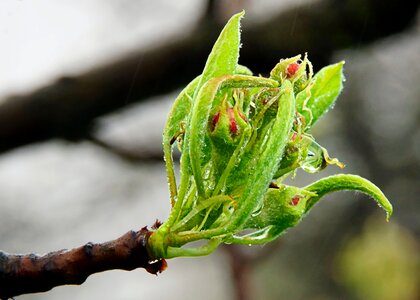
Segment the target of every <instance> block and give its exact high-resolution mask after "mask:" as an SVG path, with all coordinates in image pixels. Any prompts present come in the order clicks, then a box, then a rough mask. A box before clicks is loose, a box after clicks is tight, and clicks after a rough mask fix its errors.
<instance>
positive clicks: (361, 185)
mask: <svg viewBox="0 0 420 300" xmlns="http://www.w3.org/2000/svg"><path fill="white" fill-rule="evenodd" d="M305 189H306V190H307V191H309V192H314V193H316V194H317V196H316V197H313V198H311V199H310V200H308V202H307V203H308V204H307V206H306V212H308V211H309V210H310V209H311V208H312V207H313V206H314V205H315V204H316V203H317V202H318V201H319V199H321V198H322V197H323V196H325V195H326V194H329V193H331V192H337V191H342V190H351V191H359V192H362V193H364V194H367V195H369V196H371V197H372V198H373V199H374V200H375V201H376V203H378V205H379V206H380V207H382V208H383V209H384V210H385V211H386V215H387V217H386V219H387V220H388V219H389V218H390V217H391V215H392V205H391V203H390V202H389V201H388V199H387V198H386V197H385V195H384V194H383V193H382V191H381V190H380V189H379V188H378V187H377V186H376V185H374V184H373V183H372V182H370V181H369V180H367V179H365V178H362V177H360V176H357V175H351V174H337V175H333V176H330V177H326V178H323V179H320V180H318V181H317V182H314V183H312V184H310V185H308V186H306V187H305Z"/></svg>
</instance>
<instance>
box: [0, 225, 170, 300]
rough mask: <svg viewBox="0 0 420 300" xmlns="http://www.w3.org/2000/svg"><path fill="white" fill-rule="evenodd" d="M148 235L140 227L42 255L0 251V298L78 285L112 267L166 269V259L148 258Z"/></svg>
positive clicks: (155, 271) (153, 271)
mask: <svg viewBox="0 0 420 300" xmlns="http://www.w3.org/2000/svg"><path fill="white" fill-rule="evenodd" d="M150 234H151V231H149V230H148V229H147V228H146V227H144V228H142V229H140V230H139V231H129V232H127V233H126V234H124V235H123V236H121V237H119V238H117V239H115V240H112V241H109V242H105V243H100V244H93V243H87V244H85V245H84V246H81V247H78V248H75V249H72V250H59V251H55V252H50V253H48V254H46V255H43V256H39V255H36V254H27V255H17V254H8V253H5V252H2V251H0V299H8V298H10V297H13V296H17V295H21V294H28V293H37V292H45V291H48V290H50V289H52V288H53V287H56V286H59V285H67V284H76V285H79V284H82V283H83V282H84V281H85V280H86V278H87V277H88V276H89V275H91V274H94V273H98V272H103V271H107V270H113V269H121V270H127V271H130V270H133V269H136V268H144V269H146V271H147V272H149V273H152V274H157V273H160V272H162V271H164V270H165V269H166V261H165V260H164V259H162V260H153V259H152V258H151V257H150V255H149V253H148V251H147V240H148V238H149V236H150Z"/></svg>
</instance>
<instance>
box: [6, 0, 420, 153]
mask: <svg viewBox="0 0 420 300" xmlns="http://www.w3.org/2000/svg"><path fill="white" fill-rule="evenodd" d="M212 2H214V0H213V1H212ZM212 5H213V6H214V3H213V4H212ZM418 7H419V2H418V1H407V3H404V5H401V2H400V1H397V0H366V1H362V2H361V1H359V0H341V1H337V0H324V1H320V2H316V3H309V4H304V5H301V6H299V7H294V8H292V9H289V10H288V11H283V12H281V13H279V14H278V15H277V16H275V17H274V18H272V19H268V20H265V22H264V23H260V24H255V25H253V26H252V28H246V26H247V24H246V20H245V24H244V27H245V28H246V29H245V30H244V35H243V37H244V44H245V45H246V47H245V48H244V49H243V51H242V53H241V63H243V64H245V65H247V66H249V67H251V69H255V70H259V71H260V72H261V71H268V70H269V69H270V67H272V66H273V65H274V64H275V63H276V62H277V61H278V59H279V58H280V57H288V56H291V55H295V54H296V53H304V52H309V53H310V55H311V61H312V62H313V63H314V64H315V66H317V65H321V64H322V65H324V64H326V63H327V60H328V59H329V57H330V55H331V54H332V52H333V51H335V50H337V49H342V48H347V47H351V46H361V45H363V44H366V43H369V42H372V41H375V40H377V39H379V38H382V37H385V36H388V35H391V34H393V33H396V32H400V31H402V30H404V29H406V28H407V27H408V26H410V25H411V24H412V23H413V21H414V20H415V17H416V14H417V10H418ZM208 9H210V10H211V9H213V8H212V6H210V8H208ZM390 20H392V22H391V21H390ZM220 26H221V24H219V23H218V22H217V20H214V19H212V18H204V19H202V20H201V21H200V22H199V24H198V26H196V30H195V31H193V32H191V33H190V34H186V35H184V36H182V37H181V38H179V40H177V41H167V42H166V43H164V44H162V45H159V46H158V47H155V48H153V49H148V50H141V51H138V52H137V53H134V54H132V55H129V56H127V57H123V58H122V59H120V60H119V61H116V62H114V63H110V64H107V65H104V66H101V67H98V68H96V69H93V70H92V71H90V72H87V73H85V74H81V75H79V76H76V77H63V78H61V79H60V80H58V81H57V82H55V83H52V84H51V85H49V86H46V87H44V88H41V89H39V90H37V91H34V92H33V93H30V94H28V95H23V96H15V97H11V98H8V99H6V100H5V101H3V103H2V104H0V152H4V151H7V150H10V149H13V148H15V147H18V146H21V145H25V144H28V143H33V142H37V141H43V140H47V139H50V138H54V137H60V138H66V139H70V140H77V139H83V138H84V137H85V136H86V133H89V132H90V131H92V128H93V127H94V124H95V123H94V120H95V118H97V117H99V116H101V115H104V114H106V113H109V112H111V111H114V110H116V109H118V108H121V107H123V106H125V105H127V104H129V103H131V102H134V101H141V100H143V99H145V98H147V97H150V96H152V95H156V94H163V93H167V92H169V91H171V90H173V89H175V88H177V87H179V86H180V85H183V84H185V83H186V82H188V80H191V78H194V76H196V75H197V74H199V73H200V72H201V70H202V68H203V65H204V61H205V58H206V56H207V55H208V53H209V51H210V49H211V45H212V44H213V42H214V40H215V39H216V36H217V34H218V33H219V30H220Z"/></svg>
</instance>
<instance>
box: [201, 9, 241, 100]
mask: <svg viewBox="0 0 420 300" xmlns="http://www.w3.org/2000/svg"><path fill="white" fill-rule="evenodd" d="M244 15H245V12H244V11H242V12H240V13H238V14H236V15H234V16H233V17H231V18H230V20H229V21H228V23H227V24H226V25H225V27H224V28H223V30H222V32H221V33H220V35H219V38H218V39H217V41H216V43H215V44H214V46H213V49H212V50H211V53H210V55H209V57H208V58H207V62H206V65H205V67H204V70H203V73H202V76H201V80H200V82H199V84H198V89H200V88H201V87H202V86H203V84H204V83H205V82H207V81H208V80H209V79H210V78H213V77H218V76H222V75H232V74H234V73H235V71H236V69H237V65H238V59H239V48H240V39H241V36H240V34H241V33H240V21H241V19H242V17H243V16H244ZM198 89H197V91H196V94H195V95H197V93H198Z"/></svg>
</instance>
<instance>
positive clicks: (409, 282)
mask: <svg viewBox="0 0 420 300" xmlns="http://www.w3.org/2000/svg"><path fill="white" fill-rule="evenodd" d="M399 2H401V1H399ZM408 2H411V1H408ZM413 2H415V1H413ZM241 9H246V12H247V15H246V18H245V20H244V25H243V48H242V50H241V54H242V56H241V58H240V61H241V63H243V64H245V65H248V66H250V67H251V68H252V69H253V71H254V72H255V73H261V74H266V73H267V72H269V70H270V68H271V67H272V66H274V65H275V63H276V62H277V61H278V59H280V58H282V57H288V56H289V57H290V56H292V55H295V54H298V53H304V52H306V51H308V52H309V58H310V59H311V58H312V60H313V62H314V65H315V69H316V70H318V69H319V68H320V67H322V66H323V65H324V64H326V63H329V62H335V61H339V60H345V61H346V64H345V75H346V82H345V90H344V93H343V94H342V95H341V97H340V99H339V101H338V102H337V104H336V106H335V108H334V110H332V111H331V112H330V114H328V116H327V117H325V118H324V119H323V120H321V121H320V122H319V125H318V126H317V127H316V128H315V129H314V130H313V134H314V135H315V137H317V139H318V141H319V142H320V144H321V145H323V146H325V147H326V148H327V149H328V150H329V152H330V154H331V155H332V156H334V157H338V158H340V160H341V161H343V162H344V163H345V164H346V165H347V167H346V169H345V170H344V171H345V172H347V173H355V174H359V175H361V176H364V177H366V178H368V179H370V180H372V181H373V182H375V183H376V184H377V185H378V186H380V187H381V188H382V189H383V191H384V192H385V194H386V195H387V196H388V197H389V199H390V200H391V201H392V203H393V205H394V211H395V213H394V216H393V217H392V218H391V221H390V222H389V223H386V222H385V215H384V213H383V212H382V211H380V209H378V208H377V207H376V205H375V204H374V202H373V201H372V200H370V199H368V198H367V197H365V196H363V195H359V194H354V193H339V194H333V195H331V196H329V197H327V198H326V199H325V200H323V201H321V203H320V204H319V205H317V207H316V208H315V209H314V210H313V211H312V212H311V214H310V215H308V216H307V217H306V218H305V219H304V220H303V221H302V223H301V224H300V225H299V226H298V227H296V228H293V229H291V230H290V231H289V232H288V233H287V234H286V235H284V236H283V237H282V238H281V239H280V240H279V241H278V242H275V243H273V244H271V245H266V246H264V247H245V246H244V247H233V246H227V247H222V248H220V249H218V250H217V251H216V252H215V253H213V254H212V255H210V256H208V257H203V258H181V259H173V260H170V261H169V269H168V270H167V271H165V272H164V273H162V274H160V275H159V276H158V277H155V276H152V275H149V274H148V273H146V272H145V271H144V270H143V269H139V270H135V271H132V272H124V271H110V272H105V273H101V274H96V275H93V276H91V277H89V278H88V280H87V281H86V282H85V283H84V284H83V285H81V286H65V287H57V288H54V289H53V290H52V291H50V292H47V293H43V294H33V295H25V296H20V297H17V299H98V298H100V299H203V300H204V299H235V298H236V299H292V300H293V299H316V300H321V299H420V290H419V286H420V257H419V253H420V251H419V236H420V216H419V207H420V202H419V200H420V199H419V198H420V196H419V195H420V81H419V79H420V66H419V61H420V20H419V14H418V4H415V3H413V4H410V3H406V4H404V6H403V5H402V4H401V3H398V1H391V0H389V1H374V0H369V1H357V0H346V1H333V0H324V1H315V0H306V1H303V0H302V1H293V0H283V1H280V0H279V1H275V0H246V1H238V0H237V1H193V0H183V1H169V0H159V1H145V0H142V1H134V0H119V1H106V2H104V1H99V0H88V1H70V0H62V1H47V0H34V1H25V0H21V1H18V0H2V1H1V2H0V40H1V47H0V154H1V155H0V249H2V250H4V251H7V252H12V253H27V252H36V253H45V252H48V251H52V250H58V249H62V248H73V247H77V246H80V245H82V244H84V243H86V242H88V241H92V242H101V241H106V240H110V239H114V238H116V237H118V236H120V235H122V234H123V233H124V232H126V231H128V230H130V229H139V228H140V227H143V226H145V225H151V224H152V223H153V222H154V220H155V219H156V218H158V219H160V220H165V219H166V217H167V216H168V213H169V200H168V191H167V185H166V177H165V171H164V165H163V160H162V159H161V156H162V150H161V135H162V129H163V126H164V122H165V118H166V114H167V112H168V110H169V108H170V106H171V103H172V101H173V99H174V98H175V97H176V95H177V93H178V92H179V90H180V89H181V88H182V85H184V84H185V83H187V82H188V81H189V80H190V79H192V78H193V77H194V76H195V75H197V74H198V73H199V72H200V71H199V70H200V69H202V68H203V66H204V62H205V60H204V59H205V57H206V55H207V54H208V53H209V51H210V49H211V44H212V43H213V42H214V40H215V38H216V37H217V33H218V32H219V30H220V28H221V26H222V25H223V23H224V22H225V21H226V20H227V18H228V17H229V16H230V15H231V14H232V13H234V12H237V11H239V10H241ZM338 172H340V170H338V169H336V168H335V167H329V168H328V169H327V170H326V171H324V172H322V174H320V175H321V176H322V177H323V176H326V175H328V174H333V173H338ZM318 177H319V176H318V175H310V176H309V175H306V174H304V173H303V172H298V174H297V176H296V178H295V179H294V180H293V184H295V185H303V184H306V183H308V182H312V181H314V180H316V179H317V178H318Z"/></svg>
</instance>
